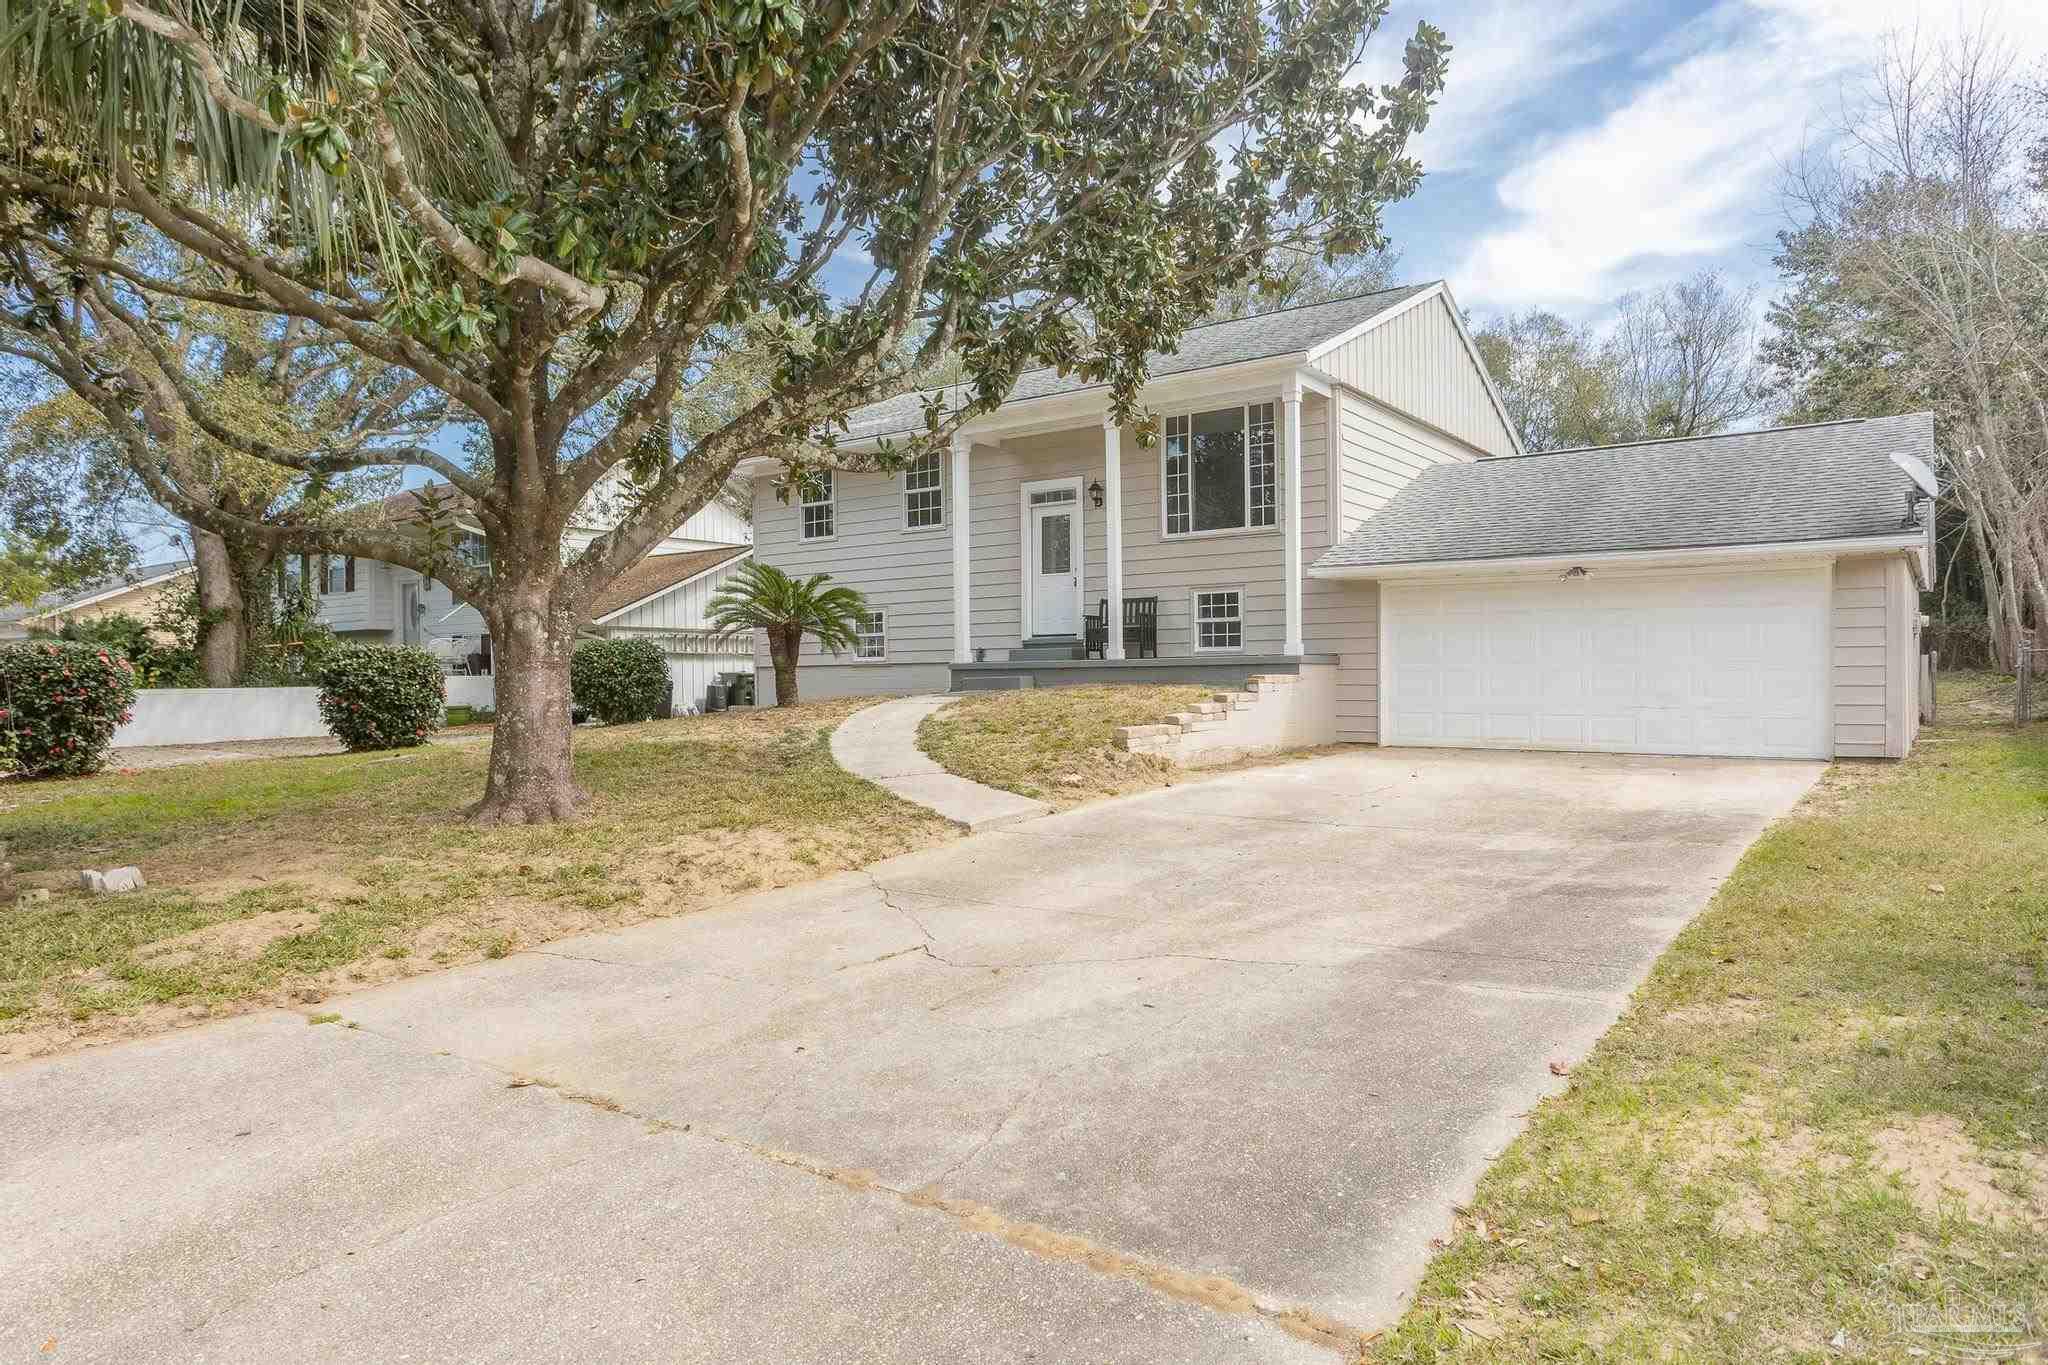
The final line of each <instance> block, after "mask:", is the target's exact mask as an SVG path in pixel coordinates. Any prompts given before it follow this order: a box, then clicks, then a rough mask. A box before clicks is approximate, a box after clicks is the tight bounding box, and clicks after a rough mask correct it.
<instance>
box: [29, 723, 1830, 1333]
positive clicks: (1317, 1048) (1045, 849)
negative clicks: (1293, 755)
mask: <svg viewBox="0 0 2048 1365" xmlns="http://www.w3.org/2000/svg"><path fill="white" fill-rule="evenodd" d="M1819 772H1820V765H1818V764H1799V763H1746V762H1729V761H1714V760H1668V759H1665V760H1658V759H1631V758H1606V757H1579V756H1566V755H1535V754H1500V753H1495V754H1482V753H1455V752H1443V753H1437V752H1421V751H1402V750H1390V751H1364V752H1359V753H1353V754H1345V755H1341V756H1337V757H1332V758H1325V759H1318V760H1314V761H1310V762H1303V763H1297V764H1291V765H1287V766H1282V767H1274V768H1266V769H1259V770H1254V771H1248V772H1243V773H1238V774H1233V775H1230V776H1226V777H1221V778H1217V779H1215V780H1213V781H1207V782H1203V783H1199V784H1195V785H1191V786H1187V787H1183V788H1179V789H1176V790H1171V791H1165V792H1157V793H1152V794H1149V795H1146V796H1143V797H1137V798H1133V799H1127V800H1123V801H1118V802H1113V803H1107V804H1104V805H1100V806H1096V807H1092V808H1089V809H1084V810H1080V811H1076V812H1072V813H1070V814H1067V815H1061V816H1054V817H1050V818H1046V819H1041V820H1036V821H1032V822H1029V823H1026V824H1022V825H1018V826H1015V827H1012V828H1010V829H1006V830H1003V831H1000V832H995V833H989V834H983V835H979V836H976V837H974V838H972V839H967V840H963V841H961V842H958V843H954V844H950V845H947V846H945V847H941V848H936V849H931V850H928V851H925V852H923V853H917V854H912V855H909V856H906V857H902V858H897V859H894V860H892V861H890V862H886V863H883V864H880V865H878V866H876V867H874V868H872V869H870V870H869V871H867V872H863V873H855V874H848V875H844V876H839V877H834V878H832V879H830V880H827V881H823V882H819V883H816V884H813V885H811V886H807V887H802V888H798V889H795V890H790V891H781V892H775V893H770V894H766V895H761V896H756V897H753V898H750V899H748V900H745V901H741V902H739V903H737V904H735V905H733V906H731V907H729V908H726V909H722V910H716V911H711V912H708V913H704V914H698V915H694V916H690V917H688V918H683V919H676V920H668V921H659V922H655V923H650V924H645V925H641V926H638V927H636V928H634V929H631V930H627V931H624V932H620V933H615V934H599V935H594V936H590V937H586V938H580V939H575V940H570V941H565V942H562V943H558V944H555V945H553V946H552V947H550V948H549V949H547V950H546V951H539V952H529V953H522V954H518V955H516V956H513V957H510V958H507V959H504V960H502V961H498V962H488V963H482V964H479V965H476V966H473V967H467V968H463V969H460V970H456V971H450V972H446V973H443V974H440V975H437V976H429V977H423V978H420V979H417V980H415V981H411V982H407V983H405V984H402V985H399V986H395V987H390V988H386V989H381V990H377V991H373V992H369V993H366V994H362V995H357V996H352V997H348V998H345V999H342V1000H339V1001H337V1002H336V1003H335V1004H334V1005H333V1006H328V1007H323V1008H333V1009H338V1010H339V1011H340V1012H341V1014H342V1015H343V1016H344V1017H345V1018H346V1019H347V1020H348V1021H349V1023H350V1026H348V1027H343V1026H339V1025H328V1026H321V1027H309V1026H308V1025H307V1022H306V1020H305V1019H304V1018H303V1017H302V1016H300V1015H298V1014H292V1013H272V1014H264V1015H257V1016H251V1017H248V1018H244V1019H240V1020H235V1021H230V1022H226V1023H222V1024H218V1025H212V1026H207V1027H202V1028H197V1029H194V1030H191V1031H189V1032H185V1033H180V1034H176V1035H172V1036H168V1037H164V1038H159V1039H156V1040H152V1041H147V1042H142V1043H135V1044H129V1045H125V1046H120V1047H114V1048H108V1049H105V1050H101V1051H96V1052H90V1053H85V1054H81V1055H76V1056H72V1057H68V1058H62V1059H57V1060H52V1061H44V1062H30V1063H24V1064H20V1065H16V1066H13V1067H11V1068H8V1069H6V1070H4V1071H0V1207H4V1208H6V1209H7V1210H8V1218H7V1224H8V1228H9V1233H8V1236H7V1237H6V1238H5V1239H4V1240H0V1351H4V1352H5V1353H6V1354H7V1355H8V1356H9V1357H11V1358H23V1357H27V1356H31V1355H34V1356H36V1358H38V1359H56V1360H76V1359H98V1360H139V1359H178V1360H201V1359H203V1360H270V1359H279V1358H291V1359H349V1360H360V1359H372V1358H374V1359H384V1360H400V1359H451V1358H461V1359H478V1360H527V1359H576V1360H598V1359H604V1360H638V1359H674V1360H691V1361H738V1360H777V1361H785V1360H786V1361H831V1362H849V1361H871V1360H872V1361H962V1360H1000V1361H1014V1360H1031V1361H1035V1362H1047V1361H1077V1362H1078V1361H1088V1362H1101V1361H1112V1360H1114V1361H1176V1362H1180V1361H1219V1362H1220V1361H1247V1360H1282V1361H1293V1360H1301V1361H1327V1360H1330V1359H1333V1358H1334V1356H1333V1349H1337V1348H1343V1347H1344V1346H1345V1345H1346V1343H1347V1342H1349V1343H1350V1345H1351V1349H1353V1350H1355V1342H1356V1335H1357V1334H1358V1333H1361V1332H1367V1331H1371V1330H1373V1329H1375V1328H1378V1327H1380V1326H1383V1325H1385V1324H1386V1323H1387V1322H1388V1321H1389V1320H1390V1319H1391V1318H1392V1317H1393V1316H1394V1315H1395V1314H1396V1313H1397V1312H1398V1311H1399V1308H1400V1305H1401V1302H1402V1298H1403V1296H1404V1294H1405V1293H1406V1292H1407V1291H1408V1290H1409V1289H1410V1288H1411V1287H1412V1285H1413V1283H1414V1280H1415V1277H1416V1276H1417V1274H1418V1273H1419V1271H1420V1268H1421V1266H1422V1263H1423V1261H1424V1259H1425V1258H1426V1255H1427V1250H1428V1241H1429V1239H1430V1238H1431V1237H1432V1236H1436V1235H1438V1234H1440V1233H1441V1232H1442V1231H1443V1230H1444V1229H1445V1227H1446V1226H1447V1225H1448V1219H1449V1207H1450V1205H1451V1204H1452V1203H1453V1202H1454V1201H1456V1200H1457V1199H1459V1198H1461V1197H1462V1196H1463V1195H1464V1194H1465V1193H1466V1192H1468V1191H1469V1190H1470V1188H1471V1186H1472V1184H1473V1182H1474V1181H1475V1180H1476V1178H1477V1176H1478V1174H1479V1172H1480V1170H1481V1168H1482V1166H1483V1164H1484V1163H1485V1161H1486V1160H1487V1158H1488V1157H1489V1156H1491V1155H1492V1154H1493V1153H1495V1152H1497V1151H1498V1150H1499V1149H1500V1147H1501V1146H1502V1145H1504V1144H1505V1143H1506V1142H1507V1141H1508V1140H1509V1138H1510V1137H1511V1136H1512V1135H1513V1133H1514V1132H1515V1131H1516V1129H1517V1127H1518V1123H1519V1120H1518V1117H1517V1116H1518V1115H1520V1114H1521V1113H1522V1112H1523V1111H1525V1110H1527V1109H1528V1107H1529V1106H1530V1104H1531V1102H1532V1101H1534V1100H1535V1099H1536V1098H1537V1097H1538V1096H1539V1095H1541V1094H1542V1093H1544V1092H1546V1091H1547V1090H1548V1089H1550V1088H1551V1087H1553V1086H1556V1085H1558V1084H1561V1083H1560V1082H1557V1081H1555V1080H1554V1079H1553V1078H1552V1077H1551V1076H1550V1075H1549V1072H1548V1069H1547V1065H1548V1063H1549V1062H1550V1061H1552V1060H1554V1059H1562V1060H1566V1061H1570V1060H1573V1059H1576V1058H1578V1057H1580V1056H1582V1055H1583V1054H1584V1053H1585V1052H1586V1051H1587V1050H1588V1049H1589V1048H1590V1046H1591V1045H1592V1043H1593V1041H1594V1039H1595V1038H1597V1037H1598V1036H1599V1034H1600V1033H1601V1031H1602V1030H1604V1029H1605V1028H1606V1027H1607V1026H1608V1025H1609V1024H1610V1023H1611V1022H1612V1021H1613V1019H1614V1018H1615V1017H1616V1015H1617V1013H1618V1012H1619V1010H1620V1009H1621V1006H1622V1004H1623V1001H1624V999H1625V997H1626V995H1627V993H1628V992H1629V990H1630V989H1631V988H1632V987H1633V986H1634V985H1635V984H1636V983H1637V982H1638V981H1639V980H1640V979H1641V977H1642V976H1643V974H1644V973H1645V971H1646V970H1647V969H1648V967H1649V965H1650V963H1651V961H1652V960H1653V959H1654V958H1655V957H1656V955H1657V953H1658V952H1659V951H1660V950H1661V949H1662V948H1663V947H1664V946H1665V944H1666V943H1668V942H1669V940H1670V939H1671V937H1672V936H1673V935H1674V934H1675V933H1676V932H1677V931H1678V929H1679V928H1680V927H1681V926H1682V925H1683V924H1684V923H1685V922H1686V920H1687V919H1688V918H1689V917H1690V916H1691V915H1692V914H1694V913H1695V912H1696V911H1697V910H1698V909H1699V908H1700V907H1701V906H1702V904H1703V903H1704V902H1705V900H1706V898H1707V897H1708V895H1709V894H1710V893H1711V892H1712V890H1713V888H1714V887H1715V885H1716V884H1717V882H1718V881H1719V880H1720V878H1721V877H1722V876H1724V875H1725V874H1726V872H1727V871H1728V870H1729V868H1730V867H1732V866H1733V864H1734V862H1735V860H1736V858H1737V857H1738V856H1739V855H1740V853H1741V851H1742V849H1743V848H1744V847H1745V846H1746V845H1747V844H1748V843H1749V842H1750V841H1751V840H1752V839H1753V838H1755V836H1756V835H1757V834H1758V833H1759V832H1760V831H1761V830H1762V829H1763V828H1764V826H1765V825H1766V824H1767V823H1768V822H1769V821H1770V820H1771V819H1773V818H1774V817H1775V816H1777V815H1779V814H1780V813H1782V812H1783V811H1784V810H1786V809H1787V808H1788V807H1789V806H1790V805H1791V804H1792V803H1793V802H1794V801H1796V800H1797V799H1798V797H1799V796H1800V794H1801V793H1803V792H1804V791H1805V790H1806V789H1807V787H1808V786H1809V785H1810V784H1811V782H1812V781H1813V779H1814V778H1815V776H1816V775H1817V774H1818V773H1819ZM46 1343H54V1345H53V1346H52V1347H51V1350H50V1352H49V1353H48V1354H40V1352H41V1351H42V1348H43V1347H44V1346H45V1345H46Z"/></svg>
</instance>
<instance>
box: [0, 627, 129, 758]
mask: <svg viewBox="0 0 2048 1365" xmlns="http://www.w3.org/2000/svg"><path fill="white" fill-rule="evenodd" d="M134 704H135V666H134V665H133V664H131V663H129V662H128V661H127V660H126V659H124V658H122V657H121V656H120V655H118V654H114V653H111V652H109V651H108V650H106V649H103V648H101V647H100V646H99V645H95V644H79V643H74V642H72V641H69V640H30V641H27V642H25V643H23V644H14V645H6V646H0V733H4V734H5V736H6V742H7V745H11V747H12V749H13V758H14V770H15V771H16V772H18V773H20V774H21V775H22V776H23V777H72V776H77V775H78V774H81V773H96V772H98V771H99V770H100V769H101V768H103V767H105V766H106V762H107V750H108V748H109V747H110V746H111V744H112V741H113V738H114V731H115V730H116V729H118V728H119V727H120V726H121V725H122V723H123V722H125V721H126V720H127V719H128V708H129V707H130V706H132V705H134ZM0 747H4V746H0Z"/></svg>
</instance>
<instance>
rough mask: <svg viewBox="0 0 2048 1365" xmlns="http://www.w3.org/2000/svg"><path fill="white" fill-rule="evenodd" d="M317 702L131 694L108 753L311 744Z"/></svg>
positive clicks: (202, 691) (229, 693) (284, 694)
mask: <svg viewBox="0 0 2048 1365" xmlns="http://www.w3.org/2000/svg"><path fill="white" fill-rule="evenodd" d="M479 681H483V682H488V681H490V680H489V679H488V678H484V679H480V680H479ZM319 697H320V689H319V688H317V687H157V688H149V689H146V690H144V691H142V692H138V693H137V694H136V696H135V705H134V706H132V707H130V708H129V713H130V716H131V717H132V718H131V719H130V720H129V722H128V723H127V724H126V725H124V726H122V727H121V728H120V729H118V730H116V731H114V747H115V748H116V749H133V748H137V747H139V746H141V745H145V744H222V743H226V742H228V741H231V740H238V739H317V738H319V737H320V736H322V735H324V734H326V733H327V725H326V723H325V722H324V721H322V720H321V719H320V705H319Z"/></svg>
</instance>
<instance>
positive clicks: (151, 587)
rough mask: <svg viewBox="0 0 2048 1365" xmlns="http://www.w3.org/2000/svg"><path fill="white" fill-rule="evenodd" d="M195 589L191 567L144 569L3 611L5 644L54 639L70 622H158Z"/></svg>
mask: <svg viewBox="0 0 2048 1365" xmlns="http://www.w3.org/2000/svg"><path fill="white" fill-rule="evenodd" d="M191 583H192V561H191V560H190V559H169V560H163V561H161V562H159V563H156V564H144V565H141V566H139V567H137V568H135V569H133V570H131V571H129V572H128V573H125V574H122V575H120V576H118V577H115V578H108V579H104V580H102V581H100V582H98V583H94V584H90V585H87V586H85V587H78V588H72V589H70V590H68V591H66V592H57V593H49V594H47V595H45V596H43V597H40V598H38V599H37V600H36V601H34V602H32V603H30V604H28V605H27V606H11V607H7V608H4V609H0V640H21V639H26V638H27V637H28V636H29V635H31V634H43V635H54V634H56V633H57V632H58V631H59V630H62V629H63V628H64V625H65V623H66V622H69V621H92V620H96V619H98V618H99V617H102V616H117V615H126V616H133V617H137V618H138V619H140V620H143V621H150V620H154V619H155V617H156V614H157V611H158V610H159V608H161V607H162V606H163V605H164V604H165V602H166V601H167V600H168V599H170V598H171V597H172V596H174V595H176V594H177V593H181V592H184V591H186V590H187V589H188V588H190V587H191Z"/></svg>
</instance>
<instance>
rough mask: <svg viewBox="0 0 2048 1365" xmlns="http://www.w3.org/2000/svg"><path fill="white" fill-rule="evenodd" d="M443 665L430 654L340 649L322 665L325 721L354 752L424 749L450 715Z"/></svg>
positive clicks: (409, 649) (393, 649) (355, 647)
mask: <svg viewBox="0 0 2048 1365" xmlns="http://www.w3.org/2000/svg"><path fill="white" fill-rule="evenodd" d="M447 705H448V701H447V683H446V681H445V679H444V677H443V675H442V672H441V664H440V662H439V661H438V660H437V659H435V658H434V656H433V655H431V654H429V653H427V651H425V650H424V649H417V648H414V647H411V646H392V645H337V646H335V647H334V648H333V649H332V650H330V651H329V652H328V654H327V657H326V658H325V659H323V660H322V661H321V664H320V718H321V719H322V720H324V721H326V722H327V728H328V729H330V730H332V731H333V732H334V737H335V738H336V739H338V740H340V741H341V743H342V747H343V748H346V749H349V750H351V751H354V750H361V749H407V748H411V747H412V746H413V745H415V744H424V743H425V742H426V738H427V736H428V735H431V734H432V733H434V731H436V730H438V729H440V728H441V721H442V719H443V717H445V716H446V714H447Z"/></svg>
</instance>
